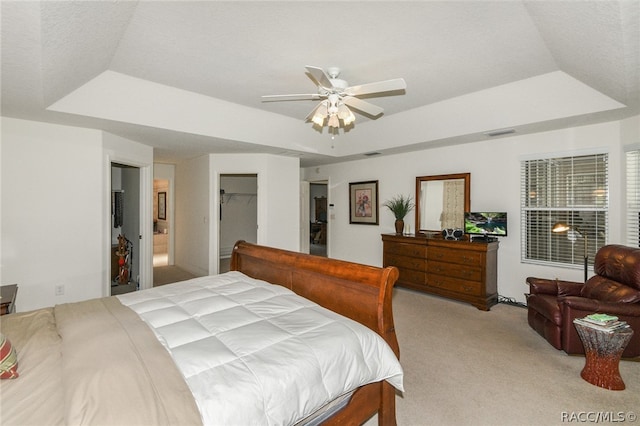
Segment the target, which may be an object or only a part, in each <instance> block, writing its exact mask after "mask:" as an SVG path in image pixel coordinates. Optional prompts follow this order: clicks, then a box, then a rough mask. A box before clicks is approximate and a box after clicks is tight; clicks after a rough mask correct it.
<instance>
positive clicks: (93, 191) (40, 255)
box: [0, 117, 153, 311]
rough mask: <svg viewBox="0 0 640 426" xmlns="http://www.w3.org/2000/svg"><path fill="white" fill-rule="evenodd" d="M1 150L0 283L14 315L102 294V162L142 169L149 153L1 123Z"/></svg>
mask: <svg viewBox="0 0 640 426" xmlns="http://www.w3.org/2000/svg"><path fill="white" fill-rule="evenodd" d="M1 149H2V157H1V158H2V192H1V198H2V204H1V205H2V214H1V217H2V225H1V229H2V231H1V235H2V239H1V240H2V241H1V245H2V250H1V253H2V254H1V256H2V257H1V259H0V281H1V282H2V283H3V284H10V283H17V284H18V288H19V290H18V297H17V299H16V308H17V310H18V311H26V310H32V309H36V308H40V307H44V306H52V305H54V304H58V303H64V302H74V301H80V300H86V299H90V298H94V297H102V296H107V295H109V290H110V285H109V282H110V273H111V272H110V266H111V260H110V247H111V238H110V235H111V230H110V228H111V214H110V210H111V183H110V179H109V175H110V168H111V166H110V161H111V159H113V161H117V162H122V163H125V164H131V163H135V165H136V166H138V167H143V166H144V165H145V164H149V165H150V164H151V160H152V158H153V150H152V148H150V147H148V146H144V145H141V144H137V143H135V142H132V141H128V140H126V139H122V138H120V137H117V136H114V135H109V134H107V133H104V132H101V131H98V130H92V129H83V128H77V127H69V126H60V125H54V124H48V123H40V122H35V121H26V120H16V119H12V118H6V117H3V118H2V145H1ZM132 165H134V164H132ZM144 176H145V175H144V174H143V175H142V176H141V177H144ZM149 176H150V175H149ZM147 181H148V179H147ZM143 197H144V195H143V194H142V193H141V198H142V201H141V204H143V205H146V204H149V203H147V202H146V201H145V200H146V199H145V198H143ZM149 206H150V204H149ZM149 214H150V213H149ZM141 244H143V242H141ZM142 250H143V247H141V252H142ZM140 255H143V254H142V253H140ZM150 263H151V261H149V264H150ZM148 276H149V278H151V276H150V275H149V274H148ZM58 286H64V294H63V295H56V294H55V290H56V287H58Z"/></svg>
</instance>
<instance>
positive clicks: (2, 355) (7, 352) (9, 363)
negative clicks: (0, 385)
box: [0, 333, 18, 379]
mask: <svg viewBox="0 0 640 426" xmlns="http://www.w3.org/2000/svg"><path fill="white" fill-rule="evenodd" d="M16 377H18V355H17V354H16V350H15V349H14V348H13V346H12V345H11V342H10V341H9V339H7V338H6V337H5V336H4V334H2V333H0V379H15V378H16Z"/></svg>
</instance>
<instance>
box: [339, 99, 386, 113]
mask: <svg viewBox="0 0 640 426" xmlns="http://www.w3.org/2000/svg"><path fill="white" fill-rule="evenodd" d="M342 102H344V104H345V105H348V106H350V107H351V108H354V109H357V110H358V111H362V112H364V113H365V114H369V115H372V116H374V117H375V116H378V115H380V114H382V113H383V112H384V109H382V108H380V107H379V106H377V105H374V104H372V103H369V102H367V101H363V100H362V99H358V98H354V97H353V96H346V97H344V98H342Z"/></svg>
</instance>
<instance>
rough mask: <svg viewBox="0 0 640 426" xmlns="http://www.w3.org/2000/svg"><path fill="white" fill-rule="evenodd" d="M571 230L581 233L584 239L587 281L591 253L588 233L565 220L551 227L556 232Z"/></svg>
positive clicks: (585, 279)
mask: <svg viewBox="0 0 640 426" xmlns="http://www.w3.org/2000/svg"><path fill="white" fill-rule="evenodd" d="M569 230H573V231H574V232H576V233H577V234H578V235H580V236H581V237H582V239H583V240H584V282H587V275H588V274H587V273H588V269H589V255H588V251H587V234H586V233H584V232H583V231H580V229H579V228H578V227H577V226H575V227H574V226H569V225H567V224H566V223H563V222H557V223H556V224H555V225H553V228H551V232H555V233H559V232H567V231H569Z"/></svg>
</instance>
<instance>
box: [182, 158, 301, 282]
mask: <svg viewBox="0 0 640 426" xmlns="http://www.w3.org/2000/svg"><path fill="white" fill-rule="evenodd" d="M243 173H247V174H257V175H258V198H257V202H258V238H257V240H258V244H264V245H269V246H272V247H279V248H284V249H288V250H296V251H297V250H299V247H300V237H299V235H300V229H299V226H300V217H299V211H300V210H299V209H300V194H299V186H300V163H299V159H298V158H292V157H279V156H275V155H265V154H220V155H207V156H201V157H197V158H194V159H191V160H187V161H183V162H181V163H178V164H177V165H176V265H178V266H180V267H182V268H184V269H186V270H188V271H190V272H192V273H194V274H196V275H208V274H216V273H217V272H218V257H219V242H218V232H219V221H218V214H219V203H220V188H219V182H220V175H224V174H243Z"/></svg>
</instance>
